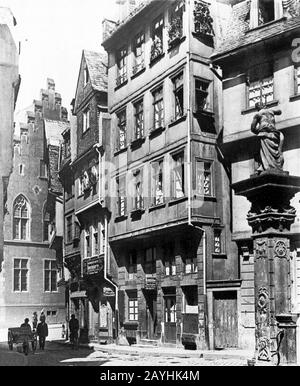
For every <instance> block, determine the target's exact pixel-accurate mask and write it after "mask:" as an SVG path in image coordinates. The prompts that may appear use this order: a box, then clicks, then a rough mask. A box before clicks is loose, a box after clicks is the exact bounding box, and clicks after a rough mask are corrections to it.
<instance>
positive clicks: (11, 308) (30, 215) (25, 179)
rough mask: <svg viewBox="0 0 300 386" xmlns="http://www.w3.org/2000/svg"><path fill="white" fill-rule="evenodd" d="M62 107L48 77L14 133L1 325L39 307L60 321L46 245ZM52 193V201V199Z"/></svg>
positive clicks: (56, 192) (55, 193)
mask: <svg viewBox="0 0 300 386" xmlns="http://www.w3.org/2000/svg"><path fill="white" fill-rule="evenodd" d="M67 118H68V114H67V110H66V109H65V108H64V107H62V106H61V96H60V94H59V93H57V92H55V84H54V81H53V80H51V79H48V80H47V88H46V89H45V90H44V89H43V90H41V98H40V100H35V101H34V103H33V111H32V112H28V113H27V122H26V123H25V124H20V133H19V134H15V137H14V146H13V149H14V154H13V168H12V173H11V176H10V179H9V182H8V187H7V211H6V213H5V217H4V261H3V265H2V272H1V274H0V275H1V280H0V283H1V288H0V298H1V302H0V315H1V316H0V327H1V328H7V327H13V326H18V325H20V323H21V322H22V320H24V318H25V317H29V318H30V317H31V316H32V314H33V312H34V311H36V312H40V311H41V310H44V312H45V315H46V317H47V322H48V323H49V324H61V323H62V322H64V320H65V301H64V293H63V291H62V290H61V289H60V288H58V286H57V281H58V280H59V278H60V277H59V275H60V272H58V269H57V262H56V257H57V256H56V252H55V251H54V250H52V249H50V235H51V233H52V230H53V227H54V222H55V200H56V197H59V196H60V195H61V192H62V187H61V185H60V182H59V180H58V169H59V163H60V162H59V159H60V154H59V152H60V148H61V146H60V145H61V133H62V132H63V131H65V130H66V129H67V127H68V126H69V122H68V121H67ZM53 197H55V200H53Z"/></svg>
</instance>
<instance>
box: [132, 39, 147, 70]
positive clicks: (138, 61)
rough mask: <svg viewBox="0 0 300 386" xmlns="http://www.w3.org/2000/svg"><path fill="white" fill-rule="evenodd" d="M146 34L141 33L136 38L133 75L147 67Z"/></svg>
mask: <svg viewBox="0 0 300 386" xmlns="http://www.w3.org/2000/svg"><path fill="white" fill-rule="evenodd" d="M144 56H145V34H144V32H141V33H139V34H138V35H137V36H136V37H135V40H134V66H133V68H132V73H133V75H135V74H137V73H138V72H139V71H141V70H142V69H144V68H145V57H144Z"/></svg>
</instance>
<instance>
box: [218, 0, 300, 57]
mask: <svg viewBox="0 0 300 386" xmlns="http://www.w3.org/2000/svg"><path fill="white" fill-rule="evenodd" d="M250 6H251V1H250V0H246V1H243V2H242V3H239V4H236V5H234V6H233V7H232V14H231V18H230V20H229V23H228V27H227V32H226V34H225V38H224V40H223V41H221V42H220V44H219V45H218V47H217V48H216V50H215V52H214V54H213V55H212V59H213V60H214V59H217V58H218V57H221V56H222V55H225V54H226V53H229V52H232V51H235V50H237V49H238V48H241V47H245V46H249V45H252V44H255V43H257V42H259V41H262V40H266V39H269V38H272V37H274V36H276V35H280V34H282V33H284V32H288V31H292V30H293V29H296V28H299V27H300V16H296V17H293V18H281V19H278V20H276V21H273V22H271V23H268V24H266V25H262V26H260V27H257V28H254V29H252V30H251V29H250Z"/></svg>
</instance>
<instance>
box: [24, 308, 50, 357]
mask: <svg viewBox="0 0 300 386" xmlns="http://www.w3.org/2000/svg"><path fill="white" fill-rule="evenodd" d="M21 327H23V328H27V329H28V330H30V332H31V331H33V332H36V334H37V336H38V337H39V347H40V349H41V350H44V349H45V343H46V337H47V336H48V325H47V323H46V316H45V314H44V312H43V311H42V312H41V315H40V322H38V316H37V312H34V313H33V316H32V329H31V326H30V324H29V319H28V318H26V319H25V320H24V323H23V324H21Z"/></svg>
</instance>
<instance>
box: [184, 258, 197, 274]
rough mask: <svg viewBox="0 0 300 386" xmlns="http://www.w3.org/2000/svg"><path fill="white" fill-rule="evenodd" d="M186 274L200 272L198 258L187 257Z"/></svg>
mask: <svg viewBox="0 0 300 386" xmlns="http://www.w3.org/2000/svg"><path fill="white" fill-rule="evenodd" d="M184 271H185V273H187V274H189V273H195V272H198V267H197V257H194V256H193V257H190V256H188V257H186V259H185V270H184Z"/></svg>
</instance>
